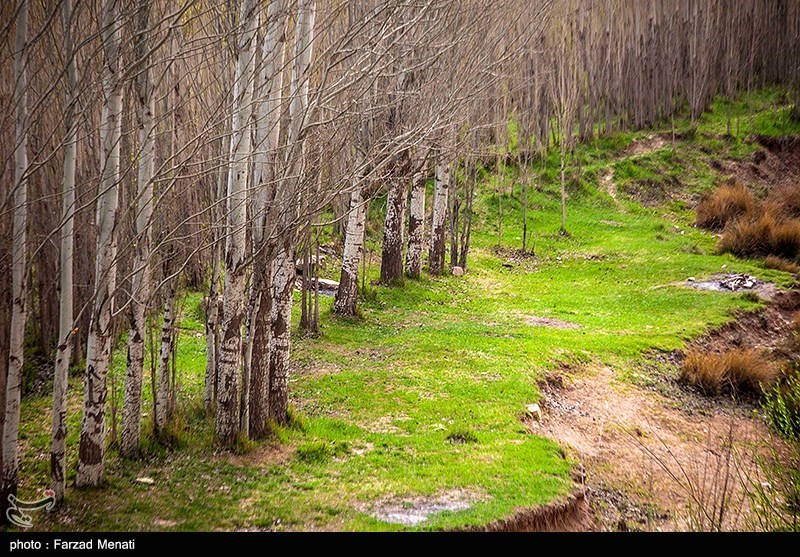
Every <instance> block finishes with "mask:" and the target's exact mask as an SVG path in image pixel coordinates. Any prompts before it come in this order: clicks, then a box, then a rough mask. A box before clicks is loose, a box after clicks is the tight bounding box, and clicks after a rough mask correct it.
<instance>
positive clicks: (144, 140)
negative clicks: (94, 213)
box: [120, 0, 155, 457]
mask: <svg viewBox="0 0 800 557" xmlns="http://www.w3.org/2000/svg"><path fill="white" fill-rule="evenodd" d="M137 12H138V13H137V23H136V27H137V34H136V36H135V44H134V50H135V51H136V58H137V61H138V62H139V64H140V67H139V73H138V74H137V76H136V82H135V90H136V101H137V104H136V124H137V126H138V128H139V132H138V133H139V138H138V140H139V160H138V168H137V176H136V182H137V208H136V236H137V242H136V254H135V257H134V261H133V273H132V276H131V297H132V299H131V304H130V330H129V332H128V361H127V369H126V373H125V397H124V400H123V405H122V438H121V443H120V453H121V454H122V455H123V456H128V457H135V456H137V455H138V454H139V440H140V435H141V421H142V420H141V417H142V375H143V369H144V339H145V327H146V319H147V306H148V301H149V298H150V288H151V286H150V243H151V241H152V227H151V223H150V221H151V218H152V215H153V174H154V173H155V133H154V132H155V120H154V112H155V102H154V99H153V91H152V86H151V84H150V60H149V58H150V57H149V56H148V54H147V49H148V48H149V45H148V42H149V41H147V40H146V37H147V35H148V33H149V28H148V19H149V12H150V2H149V0H139V1H138V4H137Z"/></svg>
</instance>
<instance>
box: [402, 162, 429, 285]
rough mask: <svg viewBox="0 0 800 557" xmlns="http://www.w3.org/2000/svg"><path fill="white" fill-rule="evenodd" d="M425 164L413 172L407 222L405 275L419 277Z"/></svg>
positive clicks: (423, 227)
mask: <svg viewBox="0 0 800 557" xmlns="http://www.w3.org/2000/svg"><path fill="white" fill-rule="evenodd" d="M426 167H427V165H426V164H423V165H422V166H421V167H420V168H419V170H418V171H417V172H416V173H415V174H414V178H413V181H412V183H411V208H410V217H409V222H408V253H407V254H406V275H407V276H409V277H410V278H419V276H420V274H421V272H422V252H423V250H424V249H425V186H426V183H427V181H428V176H427V172H426V170H427V168H426Z"/></svg>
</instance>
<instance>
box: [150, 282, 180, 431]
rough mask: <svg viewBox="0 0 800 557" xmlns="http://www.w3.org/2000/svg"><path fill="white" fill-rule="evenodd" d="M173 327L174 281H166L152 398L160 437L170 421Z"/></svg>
mask: <svg viewBox="0 0 800 557" xmlns="http://www.w3.org/2000/svg"><path fill="white" fill-rule="evenodd" d="M174 326H175V279H170V280H168V281H167V285H166V291H165V292H164V321H163V322H162V324H161V350H160V356H159V360H158V374H157V377H158V379H157V387H156V392H155V393H154V396H153V413H154V414H155V420H154V421H155V427H156V433H157V434H158V435H161V434H163V433H164V428H165V427H166V425H167V422H168V421H169V419H170V414H171V405H170V389H169V384H170V381H169V363H170V356H171V355H172V351H173V350H172V340H173V338H174V337H173V328H174Z"/></svg>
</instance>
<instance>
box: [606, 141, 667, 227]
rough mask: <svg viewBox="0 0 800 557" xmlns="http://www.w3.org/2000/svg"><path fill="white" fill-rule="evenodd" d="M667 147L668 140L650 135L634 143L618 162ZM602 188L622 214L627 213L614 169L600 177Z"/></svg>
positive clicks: (610, 168)
mask: <svg viewBox="0 0 800 557" xmlns="http://www.w3.org/2000/svg"><path fill="white" fill-rule="evenodd" d="M666 146H667V140H666V139H664V138H663V137H661V136H660V135H654V134H649V135H647V136H645V137H644V138H642V139H639V140H637V141H634V142H633V143H631V144H630V146H628V148H627V149H625V151H624V152H623V155H622V156H621V157H619V158H618V159H616V160H621V159H625V158H629V157H638V156H642V155H647V154H649V153H652V152H653V151H657V150H658V149H663V148H664V147H666ZM600 188H601V189H602V190H603V191H605V192H606V193H607V194H608V195H609V197H611V199H613V200H614V203H615V204H616V205H617V209H619V211H620V212H622V213H627V210H626V209H625V206H624V205H623V204H622V202H621V201H620V200H619V198H618V197H617V183H616V182H615V181H614V167H613V166H609V168H608V169H607V170H606V171H605V172H604V173H603V174H602V175H601V176H600Z"/></svg>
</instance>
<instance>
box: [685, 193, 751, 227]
mask: <svg viewBox="0 0 800 557" xmlns="http://www.w3.org/2000/svg"><path fill="white" fill-rule="evenodd" d="M755 207H756V203H755V201H754V200H753V196H752V194H751V193H750V190H748V189H747V187H746V186H744V185H742V184H740V183H738V182H732V183H728V184H724V185H722V186H720V187H719V188H717V189H716V190H714V192H712V193H711V194H710V195H708V196H706V197H705V198H704V199H703V200H702V201H701V202H700V204H699V205H698V206H697V220H696V222H697V226H699V227H700V228H707V229H709V230H722V229H723V228H724V227H725V225H726V224H728V223H729V222H732V221H734V220H736V219H738V218H740V217H742V216H745V215H749V214H751V213H752V212H753V210H754V209H755Z"/></svg>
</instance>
